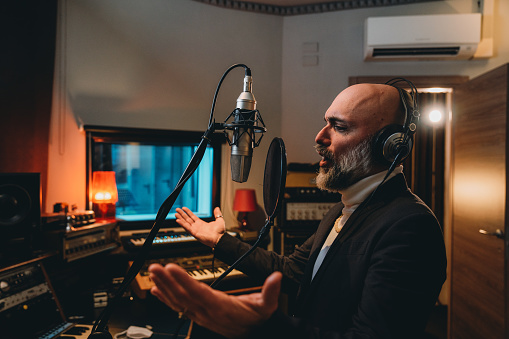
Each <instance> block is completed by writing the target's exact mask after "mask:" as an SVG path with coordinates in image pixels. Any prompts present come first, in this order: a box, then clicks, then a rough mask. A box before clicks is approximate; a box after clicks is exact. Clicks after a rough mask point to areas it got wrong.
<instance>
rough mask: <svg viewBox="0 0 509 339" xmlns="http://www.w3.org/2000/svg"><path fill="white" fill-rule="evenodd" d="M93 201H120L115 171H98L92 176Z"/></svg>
mask: <svg viewBox="0 0 509 339" xmlns="http://www.w3.org/2000/svg"><path fill="white" fill-rule="evenodd" d="M92 197H93V199H92V201H93V202H95V203H112V204H114V203H116V202H117V201H118V191H117V184H116V181H115V172H113V171H96V172H94V173H93V178H92Z"/></svg>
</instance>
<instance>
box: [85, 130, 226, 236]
mask: <svg viewBox="0 0 509 339" xmlns="http://www.w3.org/2000/svg"><path fill="white" fill-rule="evenodd" d="M85 129H86V132H87V154H88V159H87V173H88V175H87V206H89V205H90V200H91V199H90V190H89V187H90V184H91V181H92V177H93V172H95V171H114V172H115V180H116V183H117V190H118V201H117V203H116V218H117V219H118V221H119V226H120V229H121V230H131V229H149V228H151V227H152V224H153V221H154V220H155V218H156V214H157V211H158V210H159V208H160V206H161V204H162V203H163V202H164V201H165V200H166V198H167V197H168V196H169V195H170V193H171V192H172V191H173V189H174V188H175V185H176V184H177V182H178V181H179V179H180V177H181V176H182V174H183V173H184V171H185V169H186V167H187V166H188V164H189V161H190V160H191V157H192V156H193V154H194V153H195V151H196V149H197V146H198V144H199V143H200V141H201V137H202V135H203V133H202V132H189V131H170V130H154V129H131V128H109V127H107V128H105V127H97V126H93V127H92V126H87V127H86V128H85ZM222 142H224V136H223V135H222V134H214V138H213V139H212V142H211V143H210V144H209V145H208V146H207V149H206V151H205V154H204V156H203V159H202V161H201V163H200V165H199V166H198V169H197V170H196V171H195V173H194V174H193V175H192V177H191V178H190V179H189V180H188V181H187V182H186V184H185V185H184V188H183V189H182V192H181V193H180V194H179V196H178V198H177V200H176V201H175V203H174V205H173V207H172V209H171V210H170V213H168V216H167V218H166V222H165V225H163V227H176V226H178V225H177V223H176V222H175V216H174V214H175V209H176V208H177V207H183V206H186V207H188V208H189V209H191V210H192V211H193V212H194V213H195V214H196V215H197V216H199V217H200V218H202V219H205V220H212V216H213V215H212V212H213V209H214V207H215V206H219V186H220V185H219V179H220V176H221V174H220V173H221V171H220V163H221V154H220V153H221V143H222Z"/></svg>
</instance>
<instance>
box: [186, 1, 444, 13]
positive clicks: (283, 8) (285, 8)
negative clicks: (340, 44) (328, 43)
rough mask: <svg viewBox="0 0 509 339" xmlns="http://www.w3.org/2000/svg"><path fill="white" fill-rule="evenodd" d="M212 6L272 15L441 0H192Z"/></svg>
mask: <svg viewBox="0 0 509 339" xmlns="http://www.w3.org/2000/svg"><path fill="white" fill-rule="evenodd" d="M194 1H198V2H202V3H206V4H209V5H213V6H219V7H225V8H230V9H238V10H243V11H250V12H259V13H266V14H274V15H301V14H313V13H322V12H332V11H341V10H348V9H355V8H367V7H381V6H395V5H407V4H411V3H418V2H430V1H442V0H251V1H245V0H194Z"/></svg>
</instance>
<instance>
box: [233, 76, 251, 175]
mask: <svg viewBox="0 0 509 339" xmlns="http://www.w3.org/2000/svg"><path fill="white" fill-rule="evenodd" d="M252 86H253V80H252V78H251V71H250V70H249V69H246V73H245V76H244V89H243V91H242V93H240V95H239V97H238V99H237V108H236V109H235V111H234V112H233V116H234V119H233V126H234V127H233V136H232V140H231V146H232V153H231V158H230V167H231V172H232V180H233V181H236V182H245V181H247V178H248V176H249V170H250V168H251V160H252V158H253V148H254V147H255V145H254V143H255V141H254V133H255V130H254V123H255V121H257V119H258V111H256V100H255V97H254V95H253V92H252Z"/></svg>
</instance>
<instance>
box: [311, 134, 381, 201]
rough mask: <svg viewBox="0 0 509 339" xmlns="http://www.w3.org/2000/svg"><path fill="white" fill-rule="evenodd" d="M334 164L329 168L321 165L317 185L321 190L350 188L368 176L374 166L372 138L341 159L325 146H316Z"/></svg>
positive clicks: (333, 190)
mask: <svg viewBox="0 0 509 339" xmlns="http://www.w3.org/2000/svg"><path fill="white" fill-rule="evenodd" d="M315 147H316V149H317V150H320V151H321V152H322V154H323V155H324V156H325V158H327V159H328V160H329V161H332V166H331V167H329V168H328V169H325V168H322V167H320V170H319V172H318V175H317V177H316V186H317V187H318V188H319V189H321V190H326V191H330V192H338V191H341V190H344V189H345V188H348V187H350V186H352V185H353V184H355V183H356V182H358V181H359V180H361V179H363V178H365V177H367V176H368V174H369V172H370V170H371V169H372V168H373V161H372V159H373V157H372V154H371V140H370V138H368V139H367V140H364V141H363V142H360V143H359V144H358V145H357V146H355V147H354V148H352V149H350V150H349V151H348V152H347V153H345V154H343V155H342V156H341V157H340V158H339V159H334V155H333V154H332V153H331V152H330V151H328V150H326V149H325V148H324V147H323V146H320V145H317V146H315Z"/></svg>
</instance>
